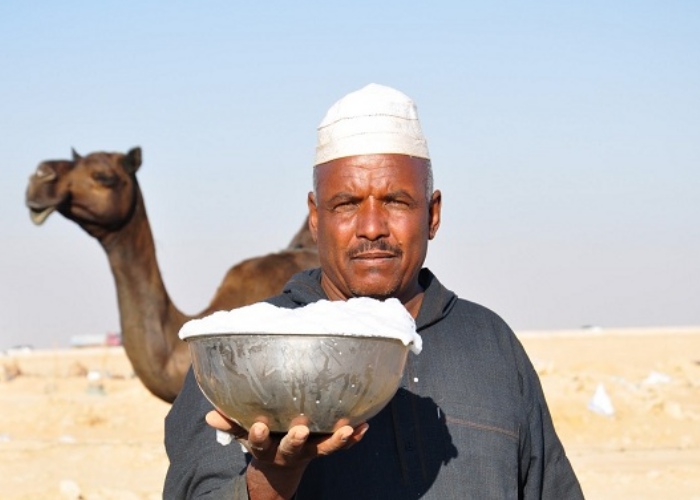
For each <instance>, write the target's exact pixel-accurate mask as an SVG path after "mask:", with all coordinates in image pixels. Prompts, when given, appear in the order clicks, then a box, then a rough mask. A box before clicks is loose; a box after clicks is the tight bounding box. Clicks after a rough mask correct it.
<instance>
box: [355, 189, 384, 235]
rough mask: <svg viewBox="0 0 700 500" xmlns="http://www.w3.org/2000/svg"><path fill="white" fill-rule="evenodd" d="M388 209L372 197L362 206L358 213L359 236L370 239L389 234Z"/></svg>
mask: <svg viewBox="0 0 700 500" xmlns="http://www.w3.org/2000/svg"><path fill="white" fill-rule="evenodd" d="M388 227H389V225H388V220H387V211H386V209H385V207H384V206H383V204H382V203H381V202H380V201H378V200H375V199H373V198H370V199H369V200H366V201H365V202H364V203H362V205H361V206H360V210H359V212H358V214H357V237H358V238H365V239H368V240H370V241H374V240H378V239H380V238H384V237H386V236H388V235H389V230H388Z"/></svg>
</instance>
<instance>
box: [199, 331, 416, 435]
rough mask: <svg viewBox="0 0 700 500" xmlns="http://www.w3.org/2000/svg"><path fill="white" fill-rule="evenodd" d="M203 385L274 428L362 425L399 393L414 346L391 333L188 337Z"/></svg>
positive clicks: (232, 414)
mask: <svg viewBox="0 0 700 500" xmlns="http://www.w3.org/2000/svg"><path fill="white" fill-rule="evenodd" d="M187 342H188V345H189V349H190V353H191V355H192V365H193V368H194V374H195V377H196V379H197V383H198V384H199V387H200V388H201V389H202V392H203V393H204V395H205V396H206V397H207V399H208V400H209V401H210V402H211V403H212V404H213V405H214V406H215V407H216V408H217V409H218V410H219V411H220V412H221V413H223V414H224V415H226V416H227V417H229V418H230V419H232V420H235V421H236V422H238V423H239V424H240V425H242V426H243V427H245V428H246V429H249V428H250V426H251V425H252V424H253V423H255V422H264V423H266V424H267V426H268V427H269V428H270V430H271V431H272V432H287V430H289V428H290V427H291V426H292V425H296V424H302V423H303V424H305V425H307V426H308V427H309V430H310V431H311V432H317V433H330V432H333V431H334V430H335V429H337V428H338V427H339V426H341V425H343V424H349V425H351V426H353V427H354V426H357V425H358V424H360V423H362V422H364V421H366V420H367V419H369V418H371V417H373V416H374V415H376V414H377V413H379V411H380V410H381V409H382V408H383V407H384V406H385V405H386V404H387V403H388V402H389V401H390V400H391V398H392V397H393V396H394V394H395V393H396V390H397V389H398V387H399V383H400V382H401V377H402V375H403V370H404V366H405V365H406V357H407V354H408V350H409V349H408V347H407V346H405V345H404V344H403V343H402V342H401V341H400V340H396V339H391V338H383V337H355V336H343V335H299V334H293V335H292V334H216V335H203V336H193V337H189V338H187Z"/></svg>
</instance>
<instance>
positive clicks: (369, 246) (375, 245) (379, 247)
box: [347, 240, 403, 259]
mask: <svg viewBox="0 0 700 500" xmlns="http://www.w3.org/2000/svg"><path fill="white" fill-rule="evenodd" d="M376 251H380V252H388V253H390V254H392V255H394V256H396V257H400V256H402V255H403V251H402V250H401V249H400V248H399V247H397V246H394V245H392V244H390V243H388V242H387V241H386V240H377V241H365V242H363V243H361V244H359V245H357V246H356V247H353V248H351V249H349V250H348V252H347V254H348V257H350V258H351V259H352V258H354V257H357V256H358V255H361V254H363V253H368V252H376Z"/></svg>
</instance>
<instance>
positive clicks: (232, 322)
mask: <svg viewBox="0 0 700 500" xmlns="http://www.w3.org/2000/svg"><path fill="white" fill-rule="evenodd" d="M227 333H232V334H236V333H249V334H250V333H253V334H255V333H257V334H298V335H299V334H310V335H348V336H357V337H386V338H394V339H398V340H400V341H401V342H403V343H404V345H407V346H409V347H410V349H411V351H413V352H414V353H415V354H418V353H420V351H421V349H422V347H423V341H422V339H421V337H420V335H419V334H418V333H416V323H415V321H414V320H413V317H412V316H411V315H410V314H409V313H408V311H407V310H406V308H405V307H404V306H403V304H401V302H399V300H398V299H394V298H392V299H387V300H384V301H380V300H376V299H371V298H369V297H356V298H351V299H349V300H347V301H343V300H337V301H331V300H319V301H318V302H312V303H311V304H308V305H306V306H304V307H299V308H297V309H287V308H284V307H277V306H274V305H272V304H268V303H267V302H258V303H256V304H251V305H248V306H244V307H239V308H237V309H232V310H230V311H218V312H215V313H213V314H210V315H209V316H206V317H204V318H199V319H193V320H190V321H188V322H187V323H185V324H184V325H183V326H182V328H181V329H180V338H181V339H183V340H185V339H187V338H189V337H195V336H201V335H216V334H227Z"/></svg>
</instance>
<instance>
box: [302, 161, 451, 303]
mask: <svg viewBox="0 0 700 500" xmlns="http://www.w3.org/2000/svg"><path fill="white" fill-rule="evenodd" d="M426 162H427V160H423V159H420V158H413V157H409V156H405V155H395V154H382V155H365V156H352V157H348V158H340V159H337V160H333V161H331V162H328V163H326V164H324V165H319V166H318V167H316V168H317V169H318V170H317V185H316V189H317V191H316V197H317V199H315V198H314V195H313V193H309V201H308V204H309V224H310V228H311V233H312V235H313V236H314V238H315V239H316V241H317V243H318V251H319V257H320V261H321V268H322V270H323V274H322V278H321V280H322V281H321V284H322V286H323V288H324V290H325V291H326V293H327V294H328V296H329V298H330V299H332V300H340V299H348V298H351V297H357V296H369V297H374V298H378V299H384V298H388V297H397V298H398V299H399V300H401V301H402V302H406V301H408V300H409V299H411V298H412V297H413V296H415V295H416V294H417V293H419V292H420V291H421V289H420V286H419V284H418V273H419V271H420V269H421V267H422V265H423V262H424V261H425V256H426V252H427V248H428V240H430V239H432V238H433V237H434V236H435V233H436V232H437V229H438V226H439V224H440V207H441V199H440V192H439V191H436V192H435V193H433V196H432V198H431V200H430V201H429V200H427V199H426V179H427V163H426Z"/></svg>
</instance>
